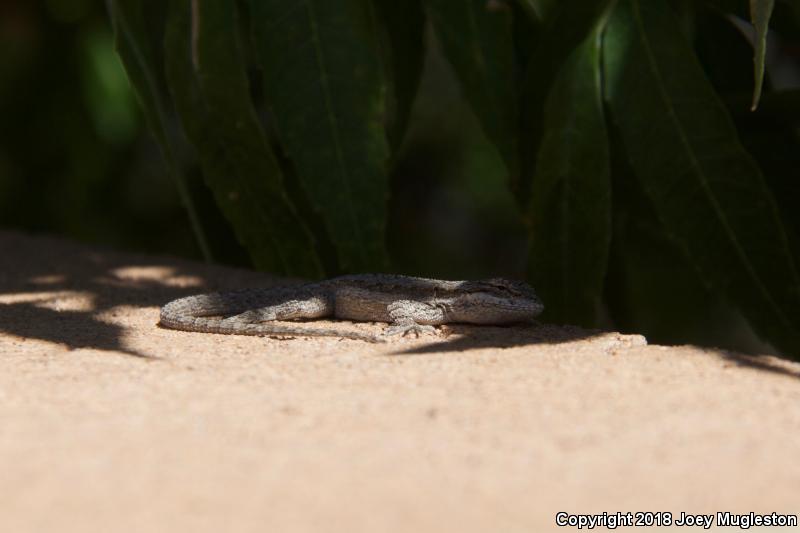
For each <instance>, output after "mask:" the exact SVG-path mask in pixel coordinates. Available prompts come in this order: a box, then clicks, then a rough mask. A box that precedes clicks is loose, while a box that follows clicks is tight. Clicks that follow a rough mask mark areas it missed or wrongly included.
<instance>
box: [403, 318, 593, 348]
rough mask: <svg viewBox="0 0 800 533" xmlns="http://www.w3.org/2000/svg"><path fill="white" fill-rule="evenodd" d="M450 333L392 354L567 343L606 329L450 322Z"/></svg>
mask: <svg viewBox="0 0 800 533" xmlns="http://www.w3.org/2000/svg"><path fill="white" fill-rule="evenodd" d="M447 330H448V333H449V335H448V337H452V338H447V337H446V338H445V339H443V340H441V341H437V342H432V343H429V344H425V345H422V346H414V347H413V348H408V349H406V350H400V351H396V352H393V353H392V354H391V355H392V356H401V355H424V354H435V353H445V352H454V351H468V350H478V349H486V348H498V349H504V348H514V347H517V346H529V345H535V344H564V343H569V342H574V341H579V340H583V339H588V338H591V337H596V336H599V335H603V334H605V333H607V332H604V331H600V330H588V329H583V328H579V327H577V326H557V325H553V324H532V325H524V326H471V325H466V324H450V325H448V326H447Z"/></svg>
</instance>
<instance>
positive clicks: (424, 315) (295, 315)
mask: <svg viewBox="0 0 800 533" xmlns="http://www.w3.org/2000/svg"><path fill="white" fill-rule="evenodd" d="M543 309H544V306H543V305H542V303H541V301H540V300H539V298H538V297H537V296H536V293H535V292H534V290H533V289H532V288H531V287H530V286H529V285H527V284H526V283H524V282H522V281H514V280H507V279H499V278H497V279H485V280H475V281H446V280H438V279H427V278H418V277H412V276H401V275H391V274H355V275H348V276H340V277H336V278H331V279H328V280H325V281H319V282H312V283H306V284H301V285H289V286H278V287H270V288H254V289H243V290H236V291H229V292H218V293H210V294H200V295H196V296H187V297H184V298H179V299H177V300H173V301H171V302H169V303H168V304H166V305H164V306H163V307H162V308H161V317H160V318H161V320H160V322H159V325H160V326H161V327H164V328H169V329H177V330H183V331H193V332H201V333H220V334H231V335H258V336H269V335H286V336H332V337H342V338H349V339H357V340H363V341H368V342H384V341H385V340H386V338H387V336H391V335H398V334H401V335H406V334H407V333H409V332H413V333H415V334H416V335H417V336H419V335H420V334H421V333H433V334H435V333H436V329H435V328H434V327H433V326H438V325H442V324H448V323H467V324H483V325H505V324H513V323H522V322H531V321H532V320H533V318H534V317H536V316H537V315H539V313H541V312H542V311H543ZM328 317H332V318H337V319H345V320H355V321H369V322H387V323H389V326H387V327H386V328H385V329H384V331H383V333H382V334H367V333H360V332H354V331H345V330H340V329H334V328H321V327H314V326H308V325H306V324H302V323H298V324H275V323H272V321H274V320H281V321H283V320H294V319H316V318H328Z"/></svg>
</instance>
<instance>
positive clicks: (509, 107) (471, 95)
mask: <svg viewBox="0 0 800 533" xmlns="http://www.w3.org/2000/svg"><path fill="white" fill-rule="evenodd" d="M424 4H425V7H426V8H427V13H428V17H429V18H430V19H431V21H432V22H433V26H434V29H435V30H436V34H437V35H438V36H439V40H440V42H441V44H442V48H443V49H444V53H445V55H446V56H447V59H448V61H449V62H450V64H451V65H452V66H453V68H454V69H455V72H456V75H457V76H458V79H459V81H460V82H461V87H462V90H463V91H464V94H465V95H466V98H467V100H468V101H469V103H470V105H471V106H472V110H473V111H474V112H475V115H476V116H477V117H478V120H479V121H480V123H481V126H482V127H483V130H484V132H485V133H486V136H487V137H488V138H489V140H490V141H492V143H493V144H494V145H495V147H496V148H497V150H498V152H499V153H500V155H501V157H502V158H503V160H504V162H505V164H506V167H507V170H508V173H509V176H510V177H511V180H512V181H516V176H517V174H518V173H519V154H518V141H517V129H518V117H517V115H518V113H517V104H516V103H517V92H516V89H515V87H516V76H515V72H514V43H513V37H512V35H513V34H512V27H511V8H510V6H509V5H508V4H507V3H506V2H505V1H504V0H489V1H487V0H458V1H453V0H424Z"/></svg>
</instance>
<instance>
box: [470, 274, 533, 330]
mask: <svg viewBox="0 0 800 533" xmlns="http://www.w3.org/2000/svg"><path fill="white" fill-rule="evenodd" d="M459 290H460V291H463V292H464V298H463V300H464V301H463V304H464V305H463V309H462V312H463V314H464V315H466V316H463V317H462V318H461V319H462V320H464V321H465V322H471V323H475V324H481V323H483V324H511V323H514V322H530V321H531V320H533V318H534V317H536V316H537V315H539V314H540V313H541V312H542V311H543V310H544V305H542V302H541V300H539V297H538V296H537V295H536V292H534V290H533V288H532V287H531V286H530V285H528V284H527V283H525V282H523V281H517V280H509V279H503V278H494V279H484V280H477V281H466V282H464V283H463V284H462V285H461V286H460V287H459ZM459 314H462V313H459Z"/></svg>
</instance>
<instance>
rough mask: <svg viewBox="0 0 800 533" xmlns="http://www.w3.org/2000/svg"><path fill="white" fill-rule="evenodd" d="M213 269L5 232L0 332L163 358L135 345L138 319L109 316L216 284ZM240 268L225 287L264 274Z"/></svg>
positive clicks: (0, 234) (0, 256)
mask: <svg viewBox="0 0 800 533" xmlns="http://www.w3.org/2000/svg"><path fill="white" fill-rule="evenodd" d="M210 268H211V267H208V266H205V265H197V264H196V263H190V262H188V261H181V260H178V259H174V258H169V259H163V260H160V258H158V257H153V256H151V257H147V256H136V255H134V254H123V253H116V252H110V251H98V249H97V247H89V246H83V245H80V244H75V243H70V242H69V241H64V240H60V239H55V238H49V237H32V236H28V235H24V234H20V233H16V232H4V231H0V333H3V334H6V335H10V336H15V337H19V338H22V339H36V340H42V341H47V342H50V343H53V344H56V345H60V346H63V347H65V348H66V349H67V350H69V351H72V350H78V349H97V350H103V351H109V352H118V353H121V354H125V355H128V356H132V357H137V358H141V359H159V357H158V356H156V355H154V354H148V353H142V352H141V351H139V350H136V349H134V348H131V347H130V346H128V343H127V342H126V340H125V338H126V334H127V333H129V332H130V330H132V329H133V327H134V326H131V327H126V325H125V324H118V323H114V321H113V320H112V321H109V316H111V317H112V318H113V316H114V315H115V314H116V313H117V312H118V309H119V308H124V307H135V308H143V307H158V306H160V305H163V304H164V303H166V302H167V301H169V300H172V299H174V298H178V297H181V296H186V295H188V294H192V293H197V292H206V291H210V290H215V289H216V288H217V287H215V286H214V284H212V283H210V282H209V281H207V280H209V279H213V278H212V271H211V270H210ZM241 274H242V275H241V276H237V275H234V276H231V277H230V279H226V280H225V284H226V286H231V285H236V284H237V283H240V282H242V280H240V279H239V278H248V277H249V278H251V279H252V278H255V277H263V274H257V273H249V272H244V271H242V272H241ZM176 280H177V281H176ZM251 283H252V282H251ZM261 283H262V284H263V282H261ZM243 284H246V283H243ZM155 325H156V324H155V323H153V327H155Z"/></svg>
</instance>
